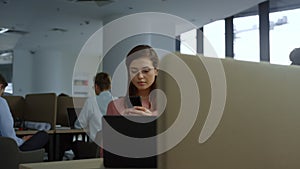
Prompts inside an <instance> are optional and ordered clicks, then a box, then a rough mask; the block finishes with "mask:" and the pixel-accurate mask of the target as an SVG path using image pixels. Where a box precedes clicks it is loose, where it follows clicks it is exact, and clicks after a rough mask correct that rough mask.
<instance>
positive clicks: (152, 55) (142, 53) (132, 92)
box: [126, 45, 159, 96]
mask: <svg viewBox="0 0 300 169" xmlns="http://www.w3.org/2000/svg"><path fill="white" fill-rule="evenodd" d="M141 57H145V58H149V59H150V60H151V61H152V64H153V67H154V68H156V69H157V68H158V64H159V63H158V62H159V60H158V56H157V54H156V52H155V51H154V49H153V48H152V47H151V46H149V45H138V46H135V47H134V48H133V49H131V51H130V52H129V53H128V54H127V57H126V67H127V70H128V77H130V75H129V66H130V64H131V62H132V61H133V60H135V59H138V58H141ZM128 80H129V89H128V94H127V95H129V96H136V94H137V88H136V87H135V86H134V85H133V83H132V82H131V79H130V78H128ZM156 87H157V86H156V77H155V80H154V83H153V84H152V85H151V87H150V91H152V90H153V89H156Z"/></svg>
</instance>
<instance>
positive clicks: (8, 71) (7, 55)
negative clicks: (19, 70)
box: [0, 51, 13, 94]
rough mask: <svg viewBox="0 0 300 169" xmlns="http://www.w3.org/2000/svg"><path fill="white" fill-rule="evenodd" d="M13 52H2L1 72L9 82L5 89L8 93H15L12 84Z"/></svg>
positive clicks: (0, 53) (0, 56)
mask: <svg viewBox="0 0 300 169" xmlns="http://www.w3.org/2000/svg"><path fill="white" fill-rule="evenodd" d="M12 63H13V52H12V51H0V72H1V74H2V75H3V76H4V77H5V79H6V81H7V82H8V86H7V87H6V88H5V92H6V93H10V94H12V93H13V84H12V65H13V64H12Z"/></svg>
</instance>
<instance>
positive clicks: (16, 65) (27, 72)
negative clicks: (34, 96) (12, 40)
mask: <svg viewBox="0 0 300 169" xmlns="http://www.w3.org/2000/svg"><path fill="white" fill-rule="evenodd" d="M32 68H33V56H32V54H30V52H29V51H27V50H22V49H16V50H14V58H13V79H12V81H13V92H14V94H15V95H21V96H23V95H25V94H26V93H28V92H31V91H32V80H33V70H32Z"/></svg>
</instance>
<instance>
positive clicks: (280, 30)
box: [269, 9, 300, 65]
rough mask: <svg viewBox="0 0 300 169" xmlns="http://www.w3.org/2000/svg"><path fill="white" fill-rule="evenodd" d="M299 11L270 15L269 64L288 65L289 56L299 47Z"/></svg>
mask: <svg viewBox="0 0 300 169" xmlns="http://www.w3.org/2000/svg"><path fill="white" fill-rule="evenodd" d="M299 17H300V9H295V10H287V11H280V12H273V13H270V15H269V18H270V62H271V63H274V64H282V65H290V63H291V62H290V59H289V54H290V52H291V51H292V50H293V49H294V48H298V47H300V40H299V39H300V32H299V30H300V20H299Z"/></svg>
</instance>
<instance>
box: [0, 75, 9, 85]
mask: <svg viewBox="0 0 300 169" xmlns="http://www.w3.org/2000/svg"><path fill="white" fill-rule="evenodd" d="M0 84H3V88H5V87H6V86H7V85H8V83H7V81H6V80H5V78H4V76H3V75H2V74H0Z"/></svg>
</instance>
